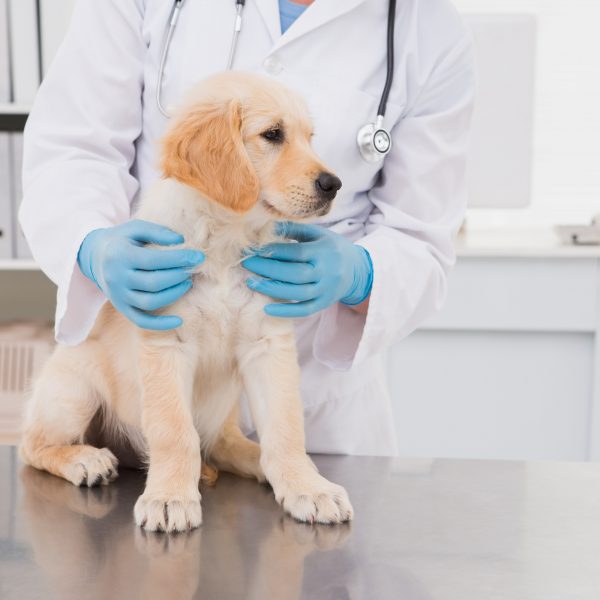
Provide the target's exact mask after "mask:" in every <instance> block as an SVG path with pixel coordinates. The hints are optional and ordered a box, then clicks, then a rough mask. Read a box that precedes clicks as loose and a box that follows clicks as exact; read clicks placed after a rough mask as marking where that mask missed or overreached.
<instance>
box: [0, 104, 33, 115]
mask: <svg viewBox="0 0 600 600" xmlns="http://www.w3.org/2000/svg"><path fill="white" fill-rule="evenodd" d="M30 110H31V106H28V105H26V104H15V103H14V102H0V115H28V114H29V112H30Z"/></svg>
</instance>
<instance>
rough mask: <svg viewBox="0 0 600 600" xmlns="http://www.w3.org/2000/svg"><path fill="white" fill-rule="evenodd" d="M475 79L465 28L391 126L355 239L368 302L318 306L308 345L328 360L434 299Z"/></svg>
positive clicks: (334, 361) (391, 331)
mask: <svg viewBox="0 0 600 600" xmlns="http://www.w3.org/2000/svg"><path fill="white" fill-rule="evenodd" d="M474 88H475V82H474V60H473V52H472V43H471V40H470V37H469V36H468V35H467V34H465V35H463V36H462V37H461V38H460V39H459V40H457V42H456V43H455V45H454V46H453V48H452V49H451V50H450V51H448V52H447V53H446V54H445V56H444V57H443V58H441V59H440V60H439V62H438V63H437V65H436V66H435V68H434V69H433V71H432V73H431V74H430V77H429V79H428V81H427V82H426V84H425V85H424V87H423V89H422V90H421V91H420V93H419V94H418V96H417V97H416V99H415V101H414V103H413V104H412V106H410V107H409V109H408V112H407V114H406V115H405V118H404V119H402V120H401V121H400V122H399V123H398V124H397V125H396V126H395V127H394V128H393V130H392V138H393V150H392V152H391V153H390V154H389V155H388V157H387V158H386V161H385V165H384V167H383V177H381V178H380V179H379V183H378V185H376V186H375V187H374V188H373V189H372V190H370V192H369V198H370V200H371V201H372V203H373V211H372V212H371V214H370V216H369V218H368V220H367V223H366V226H365V229H366V234H367V235H366V236H365V237H363V238H362V239H359V240H357V241H356V244H358V245H361V246H363V247H364V248H366V249H367V250H368V251H369V255H370V256H371V260H372V262H373V270H374V273H373V287H372V289H371V293H370V296H369V299H368V310H367V311H366V314H360V313H358V312H357V311H354V310H352V309H350V308H349V307H346V306H343V305H341V304H337V305H334V306H332V307H331V308H329V309H327V310H326V311H324V312H323V313H322V315H321V318H320V320H319V325H318V328H317V333H316V336H315V341H314V345H313V348H314V353H315V357H316V358H317V359H318V360H319V361H321V362H323V363H325V364H327V365H328V366H330V367H332V368H337V369H347V368H350V367H352V366H355V365H357V364H359V363H360V362H361V361H363V360H364V359H367V358H368V357H369V356H371V355H373V354H375V353H377V352H380V351H381V350H383V349H384V348H386V347H388V346H389V345H391V344H392V343H394V342H396V341H398V340H400V339H401V338H403V337H405V336H407V335H409V334H410V333H411V332H412V331H414V330H415V329H416V328H417V327H418V326H419V325H421V324H422V323H423V322H424V321H425V320H426V319H428V318H430V317H431V316H432V315H433V314H434V313H435V312H436V311H437V310H439V309H440V308H441V306H442V304H443V301H444V299H445V295H446V283H447V275H448V273H449V270H450V268H451V267H452V265H453V264H454V261H455V250H454V237H455V234H456V232H457V230H458V228H459V227H460V224H461V222H462V219H463V217H464V212H465V209H466V200H467V184H466V158H467V145H468V134H469V125H470V120H471V114H472V108H473V100H474Z"/></svg>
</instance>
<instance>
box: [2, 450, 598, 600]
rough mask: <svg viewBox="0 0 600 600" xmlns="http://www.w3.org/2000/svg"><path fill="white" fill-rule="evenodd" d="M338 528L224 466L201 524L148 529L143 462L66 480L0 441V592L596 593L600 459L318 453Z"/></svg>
mask: <svg viewBox="0 0 600 600" xmlns="http://www.w3.org/2000/svg"><path fill="white" fill-rule="evenodd" d="M315 462H316V463H317V465H318V466H319V468H320V469H321V471H322V472H323V473H324V474H325V475H326V476H328V477H329V478H331V479H332V480H334V481H336V482H338V483H341V484H343V485H344V486H346V488H347V489H348V492H349V494H350V498H351V500H352V502H353V504H354V509H355V513H356V514H355V520H354V522H353V523H352V524H351V525H343V526H333V527H331V526H323V525H316V526H310V525H305V524H301V523H296V522H295V521H293V520H291V519H290V518H289V517H284V515H283V514H282V511H281V509H280V507H279V506H278V505H277V504H276V502H275V500H274V498H273V496H272V493H271V491H270V489H269V488H268V487H266V486H263V485H259V484H258V483H256V482H254V481H248V480H243V479H238V478H236V477H234V476H230V475H227V474H222V475H221V477H220V479H219V481H218V483H217V486H216V487H215V488H213V489H206V488H204V489H203V492H202V495H203V511H204V524H203V525H202V527H201V528H200V529H198V530H196V531H193V532H192V533H189V534H187V533H186V534H177V535H171V536H169V535H166V534H147V533H144V532H143V531H141V530H140V529H139V528H137V527H136V526H135V525H134V523H133V518H132V509H133V505H134V502H135V500H136V498H137V496H138V495H139V494H140V492H141V491H142V488H143V485H144V474H143V473H140V472H137V471H131V470H126V469H123V470H122V471H121V474H120V477H119V479H118V480H117V481H116V482H115V483H114V484H112V485H110V486H107V487H100V488H92V489H87V488H76V487H74V486H72V485H71V484H70V483H67V482H65V481H62V480H61V479H58V478H56V477H53V476H52V475H48V474H46V473H41V472H38V471H36V470H34V469H31V468H29V467H24V466H23V465H22V464H20V463H19V461H18V459H17V457H16V451H15V448H13V447H0V598H1V599H2V600H28V599H30V598H43V599H52V598H57V599H62V598H72V599H75V598H77V599H110V600H112V599H121V598H123V599H127V600H134V599H136V598H143V599H154V598H156V599H163V598H164V599H168V600H171V599H188V598H202V599H208V600H212V599H216V600H228V599H230V598H236V599H244V600H245V599H261V600H262V599H265V600H287V599H288V598H290V599H291V598H294V599H295V598H315V599H319V600H320V599H324V600H338V599H339V600H343V599H346V598H352V599H355V598H356V599H361V600H362V599H365V600H379V599H382V600H387V599H388V598H389V599H392V598H393V599H397V600H598V599H600V465H598V464H575V463H571V464H568V463H520V462H494V461H463V460H407V459H385V458H356V457H340V456H337V457H336V456H316V457H315Z"/></svg>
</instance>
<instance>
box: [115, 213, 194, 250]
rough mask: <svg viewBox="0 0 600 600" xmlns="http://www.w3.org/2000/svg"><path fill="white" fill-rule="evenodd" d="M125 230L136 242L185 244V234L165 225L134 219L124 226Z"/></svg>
mask: <svg viewBox="0 0 600 600" xmlns="http://www.w3.org/2000/svg"><path fill="white" fill-rule="evenodd" d="M123 230H124V231H125V232H126V233H127V234H128V235H129V236H130V238H131V239H133V240H135V241H136V242H143V243H144V244H160V245H161V246H168V245H170V244H183V242H184V241H185V240H184V238H183V236H182V235H181V234H180V233H177V232H176V231H173V230H172V229H169V228H168V227H165V226H164V225H159V224H158V223H152V222H150V221H143V220H142V219H134V220H133V221H129V222H128V223H126V224H125V225H124V226H123Z"/></svg>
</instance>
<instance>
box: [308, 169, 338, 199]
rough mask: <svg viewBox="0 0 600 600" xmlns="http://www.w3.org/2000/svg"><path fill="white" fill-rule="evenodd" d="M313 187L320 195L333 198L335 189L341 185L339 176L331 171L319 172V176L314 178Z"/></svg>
mask: <svg viewBox="0 0 600 600" xmlns="http://www.w3.org/2000/svg"><path fill="white" fill-rule="evenodd" d="M315 187H316V188H317V191H318V192H319V195H320V196H323V197H324V198H327V199H328V200H333V199H334V198H335V195H336V194H337V191H338V190H339V189H340V188H341V187H342V182H341V181H340V178H339V177H336V176H335V175H334V174H333V173H325V172H323V173H319V177H317V179H315Z"/></svg>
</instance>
